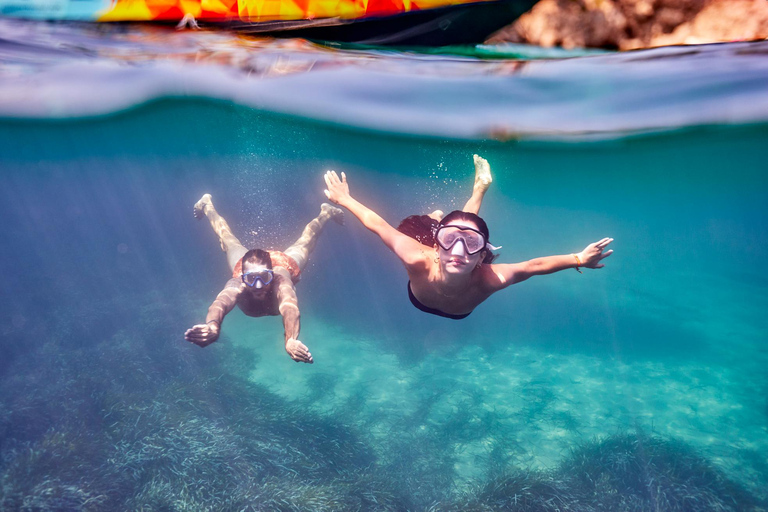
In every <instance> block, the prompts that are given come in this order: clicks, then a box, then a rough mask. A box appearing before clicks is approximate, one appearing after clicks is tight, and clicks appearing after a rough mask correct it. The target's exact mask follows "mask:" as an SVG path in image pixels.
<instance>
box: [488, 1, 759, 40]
mask: <svg viewBox="0 0 768 512" xmlns="http://www.w3.org/2000/svg"><path fill="white" fill-rule="evenodd" d="M766 38H768V1H767V0H540V1H539V2H538V3H537V4H536V5H535V6H534V7H533V9H531V10H530V11H529V12H527V13H525V14H524V15H522V16H521V17H520V18H519V19H518V20H516V21H515V22H514V23H513V24H511V25H509V26H507V27H505V28H503V29H501V30H500V31H498V32H496V33H495V34H493V35H491V36H490V37H489V39H488V40H487V41H486V43H487V44H501V43H527V44H535V45H539V46H546V47H552V46H562V47H564V48H579V47H588V48H608V49H619V50H632V49H638V48H650V47H655V46H666V45H676V44H702V43H714V42H726V41H747V40H756V39H766Z"/></svg>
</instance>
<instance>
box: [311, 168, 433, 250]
mask: <svg viewBox="0 0 768 512" xmlns="http://www.w3.org/2000/svg"><path fill="white" fill-rule="evenodd" d="M324 178H325V184H326V186H327V187H328V188H327V189H326V190H325V195H326V196H327V197H328V199H329V200H330V201H331V202H333V203H336V204H338V205H339V206H343V207H344V208H346V209H347V210H349V211H350V212H351V213H352V215H354V216H355V217H357V218H358V219H359V220H360V222H362V223H363V226H365V227H366V228H368V229H369V230H371V231H373V232H374V233H376V234H377V235H379V238H381V241H382V242H384V244H385V245H386V246H387V247H389V249H390V250H391V251H392V252H394V253H395V254H396V255H397V257H398V258H400V260H401V261H402V262H403V263H404V264H405V265H413V264H415V263H417V262H419V261H421V260H422V259H423V251H424V246H423V245H421V244H420V243H419V242H417V241H416V240H414V239H413V238H411V237H409V236H408V235H405V234H403V233H401V232H399V231H398V230H396V229H395V228H393V227H392V226H390V225H389V223H387V221H385V220H384V219H382V218H381V216H380V215H379V214H378V213H376V212H374V211H373V210H371V209H370V208H368V207H367V206H365V205H364V204H362V203H360V202H359V201H357V200H356V199H355V198H353V197H352V196H351V195H350V193H349V185H348V184H347V175H346V174H344V173H343V172H342V173H341V178H339V175H338V174H336V171H328V172H326V173H325V175H324Z"/></svg>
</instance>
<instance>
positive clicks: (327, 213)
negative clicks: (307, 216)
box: [283, 203, 344, 270]
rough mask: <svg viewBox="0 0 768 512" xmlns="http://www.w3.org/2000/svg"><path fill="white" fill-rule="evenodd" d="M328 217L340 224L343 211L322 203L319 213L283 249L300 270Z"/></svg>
mask: <svg viewBox="0 0 768 512" xmlns="http://www.w3.org/2000/svg"><path fill="white" fill-rule="evenodd" d="M330 219H333V220H334V221H336V222H338V223H339V224H342V223H343V222H344V212H343V211H342V210H341V208H336V207H335V206H333V205H330V204H328V203H323V204H322V205H321V206H320V215H318V216H317V217H315V218H314V219H312V220H311V221H310V222H309V224H307V226H306V227H305V228H304V231H303V232H302V233H301V236H300V237H299V239H298V240H296V241H295V242H294V243H293V245H292V246H290V247H289V248H287V249H286V250H285V251H283V252H285V254H287V255H288V256H290V257H291V258H293V259H294V260H295V261H296V263H297V264H298V265H299V269H300V270H304V267H305V266H306V265H307V262H308V261H309V255H310V254H312V251H313V250H314V249H315V245H317V239H318V237H319V236H320V233H321V232H322V231H323V228H324V227H325V223H326V222H328V221H329V220H330Z"/></svg>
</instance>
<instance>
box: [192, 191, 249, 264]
mask: <svg viewBox="0 0 768 512" xmlns="http://www.w3.org/2000/svg"><path fill="white" fill-rule="evenodd" d="M193 213H194V214H195V218H196V219H202V218H203V215H205V216H206V217H208V220H209V221H210V223H211V227H212V228H213V231H214V232H215V233H216V235H217V236H218V237H219V243H220V244H221V250H222V251H224V252H226V253H227V263H229V269H230V270H234V269H235V265H236V264H237V262H238V261H240V259H241V258H242V257H243V256H244V255H245V253H246V252H248V249H246V248H245V247H243V244H241V243H240V240H238V239H237V237H236V236H235V235H233V234H232V230H231V229H230V227H229V224H227V221H225V220H224V217H222V216H221V215H219V213H218V212H217V211H216V208H214V207H213V202H212V201H211V194H203V197H201V198H200V200H199V201H198V202H197V203H195V206H194V209H193Z"/></svg>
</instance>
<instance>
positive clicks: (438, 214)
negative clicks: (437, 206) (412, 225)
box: [427, 210, 444, 222]
mask: <svg viewBox="0 0 768 512" xmlns="http://www.w3.org/2000/svg"><path fill="white" fill-rule="evenodd" d="M443 215H444V214H443V210H435V211H433V212H432V213H430V214H429V215H427V217H429V218H430V219H432V220H436V221H437V222H440V221H441V220H443Z"/></svg>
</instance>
